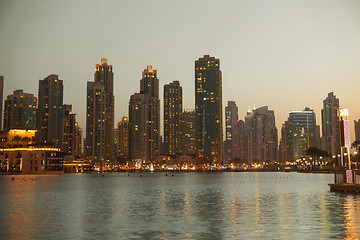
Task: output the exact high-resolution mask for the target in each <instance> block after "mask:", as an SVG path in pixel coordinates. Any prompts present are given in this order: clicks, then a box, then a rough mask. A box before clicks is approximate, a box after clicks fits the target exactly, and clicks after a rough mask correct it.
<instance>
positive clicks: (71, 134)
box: [62, 105, 81, 156]
mask: <svg viewBox="0 0 360 240" xmlns="http://www.w3.org/2000/svg"><path fill="white" fill-rule="evenodd" d="M63 132H64V133H63V143H62V151H63V152H65V153H66V154H69V155H74V156H78V155H80V154H79V145H78V144H79V142H78V141H79V139H78V138H79V136H78V134H79V128H78V123H77V121H76V114H74V113H72V105H63ZM80 149H81V146H80Z"/></svg>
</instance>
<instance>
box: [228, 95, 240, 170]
mask: <svg viewBox="0 0 360 240" xmlns="http://www.w3.org/2000/svg"><path fill="white" fill-rule="evenodd" d="M237 123H238V107H237V106H236V103H235V102H234V101H228V105H227V106H226V107H225V134H226V140H225V162H227V163H229V162H230V161H231V160H232V159H233V158H235V155H237V154H236V152H235V151H236V149H235V147H236V141H235V132H236V124H237Z"/></svg>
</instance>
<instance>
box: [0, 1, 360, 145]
mask: <svg viewBox="0 0 360 240" xmlns="http://www.w3.org/2000/svg"><path fill="white" fill-rule="evenodd" d="M205 54H209V55H211V56H214V57H216V58H219V59H220V67H221V71H222V77H223V78H222V79H223V108H224V107H225V105H226V103H227V101H228V100H234V101H236V103H237V105H238V107H239V118H240V119H244V116H245V115H246V112H247V110H248V109H249V106H250V107H251V108H252V107H253V106H254V105H255V106H256V107H261V106H264V105H267V106H269V108H270V109H273V110H274V111H275V117H276V122H277V128H278V131H279V134H280V130H281V124H282V123H283V122H284V121H285V120H286V119H287V117H288V113H289V111H290V110H303V109H304V108H305V107H306V106H307V107H310V108H311V109H314V110H315V112H316V115H317V123H318V124H320V121H321V112H320V110H321V108H322V101H323V99H325V98H326V97H327V94H328V92H332V91H333V92H334V93H335V94H336V96H337V97H338V98H339V99H340V105H341V106H343V107H348V108H349V109H350V120H351V127H352V128H351V131H352V141H353V140H354V139H353V136H354V134H353V131H354V129H353V120H354V119H359V118H360V107H359V98H360V95H359V92H360V1H359V0H353V1H348V0H341V1H339V0H336V1H334V0H316V1H314V0H295V1H288V0H274V1H268V0H263V1H260V0H258V1H257V0H247V1H241V0H237V1H165V0H164V1H92V0H91V1H90V0H86V1H58V0H56V1H52V0H32V1H27V0H24V1H16V0H15V1H14V0H9V1H8V0H0V75H3V76H4V77H5V90H4V96H5V97H6V96H7V95H9V94H11V93H12V92H13V91H14V90H15V89H23V90H24V92H30V93H34V94H35V96H36V97H37V94H38V84H39V83H38V80H39V79H44V78H45V77H46V76H48V75H49V74H57V75H59V78H60V79H62V80H64V104H72V105H73V112H74V113H76V114H77V116H78V117H77V118H78V121H79V125H80V127H81V128H83V129H85V113H86V82H87V81H93V80H94V71H95V64H97V63H100V61H101V58H102V57H106V58H107V59H108V63H109V64H111V65H113V71H114V85H115V89H114V95H115V107H116V108H115V123H117V122H118V121H120V120H121V117H122V116H127V115H128V102H129V98H130V95H131V94H133V93H135V92H139V88H140V78H141V72H142V70H143V69H145V68H146V66H147V65H153V68H154V69H156V70H157V71H158V77H159V80H160V96H161V105H162V99H163V97H162V90H163V85H164V84H166V83H169V82H172V81H174V80H179V81H180V84H181V85H182V87H183V94H184V95H183V99H184V108H185V109H193V108H194V61H195V60H196V59H198V58H199V57H202V56H203V55H205ZM223 111H224V110H223ZM84 136H85V135H84Z"/></svg>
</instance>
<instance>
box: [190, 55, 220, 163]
mask: <svg viewBox="0 0 360 240" xmlns="http://www.w3.org/2000/svg"><path fill="white" fill-rule="evenodd" d="M195 112H196V157H197V159H198V160H199V161H200V162H202V163H217V164H220V163H222V159H223V154H222V152H223V147H222V143H223V135H222V131H223V129H222V77H221V71H220V60H219V59H216V58H214V57H210V56H209V55H205V56H204V57H203V58H199V59H198V60H196V61H195Z"/></svg>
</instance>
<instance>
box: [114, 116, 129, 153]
mask: <svg viewBox="0 0 360 240" xmlns="http://www.w3.org/2000/svg"><path fill="white" fill-rule="evenodd" d="M117 132H118V137H117V139H118V147H117V148H118V153H119V154H120V155H121V156H125V157H127V158H128V157H129V120H128V118H127V117H123V118H122V119H121V121H120V122H119V123H118V130H117Z"/></svg>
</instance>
